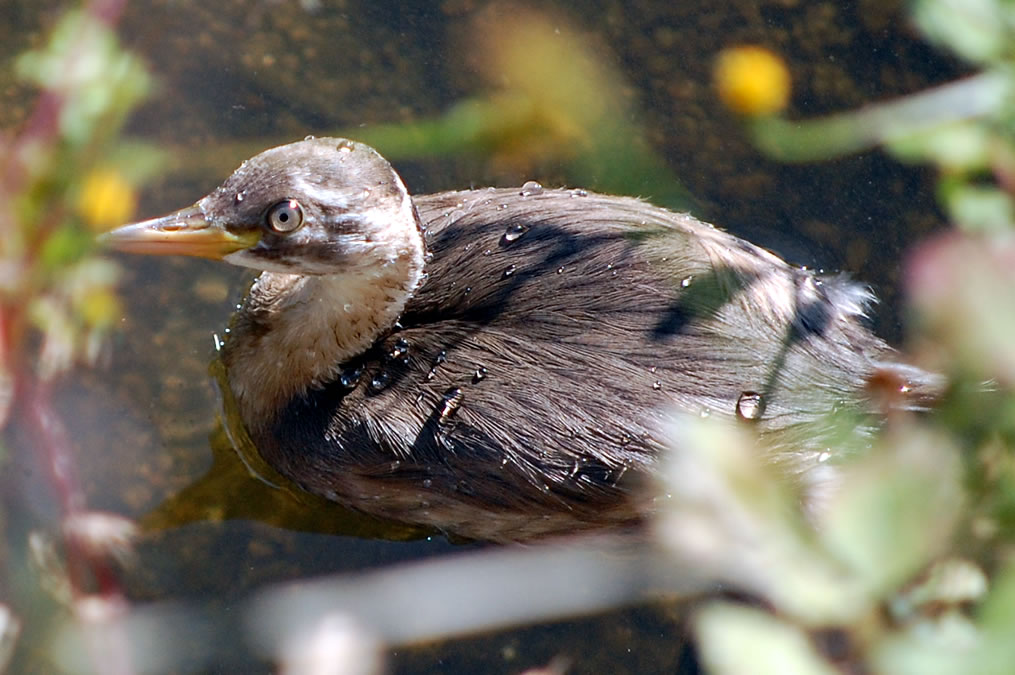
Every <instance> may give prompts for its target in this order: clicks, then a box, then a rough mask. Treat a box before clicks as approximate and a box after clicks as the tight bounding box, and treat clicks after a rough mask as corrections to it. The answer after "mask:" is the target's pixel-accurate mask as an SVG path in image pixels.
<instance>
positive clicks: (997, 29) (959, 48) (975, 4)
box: [912, 0, 1015, 63]
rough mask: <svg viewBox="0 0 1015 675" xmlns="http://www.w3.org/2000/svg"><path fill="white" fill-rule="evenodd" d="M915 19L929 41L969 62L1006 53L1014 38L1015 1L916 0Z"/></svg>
mask: <svg viewBox="0 0 1015 675" xmlns="http://www.w3.org/2000/svg"><path fill="white" fill-rule="evenodd" d="M912 14H913V19H914V20H915V21H916V23H917V25H918V26H919V27H920V30H922V31H923V32H924V34H925V35H926V36H927V37H928V38H930V40H932V41H934V42H937V43H939V44H942V45H944V46H946V47H948V48H949V49H951V50H952V51H954V52H955V53H956V54H958V55H959V56H961V57H963V58H965V59H968V60H970V61H975V62H980V63H986V62H989V61H994V60H996V59H998V58H1000V57H1002V56H1004V55H1005V52H1006V51H1007V50H1009V49H1010V47H1011V40H1012V30H1011V29H1012V27H1013V26H1012V20H1013V18H1015V17H1013V16H1012V4H1011V3H1010V2H1005V1H1003V0H917V2H916V3H915V4H914V6H913V10H912Z"/></svg>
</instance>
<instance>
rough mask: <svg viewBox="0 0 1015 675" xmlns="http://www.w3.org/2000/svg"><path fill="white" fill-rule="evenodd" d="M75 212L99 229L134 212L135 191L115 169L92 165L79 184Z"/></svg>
mask: <svg viewBox="0 0 1015 675" xmlns="http://www.w3.org/2000/svg"><path fill="white" fill-rule="evenodd" d="M76 206H77V213H78V215H79V216H81V219H82V220H84V221H85V223H86V224H87V225H88V227H90V228H91V229H93V230H95V231H97V232H102V231H105V230H108V229H111V228H113V227H115V226H117V225H122V224H123V223H125V222H127V220H128V219H129V218H130V217H131V216H132V215H134V209H135V207H136V206H137V193H136V192H135V190H134V186H132V185H131V184H130V183H129V182H127V180H126V179H125V178H124V177H123V174H121V173H120V172H118V171H116V170H115V169H109V168H97V169H92V170H91V171H90V172H89V173H88V175H87V176H85V179H84V181H83V182H82V184H81V192H80V194H79V195H78V199H77V204H76Z"/></svg>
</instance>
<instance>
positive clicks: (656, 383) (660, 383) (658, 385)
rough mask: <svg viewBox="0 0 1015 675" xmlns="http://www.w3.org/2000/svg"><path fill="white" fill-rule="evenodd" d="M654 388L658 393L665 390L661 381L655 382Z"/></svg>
mask: <svg viewBox="0 0 1015 675" xmlns="http://www.w3.org/2000/svg"><path fill="white" fill-rule="evenodd" d="M652 388H653V389H655V390H656V391H659V390H660V389H662V388H663V383H662V382H660V381H659V380H656V381H655V382H653V383H652Z"/></svg>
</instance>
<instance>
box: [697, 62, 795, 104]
mask: <svg viewBox="0 0 1015 675" xmlns="http://www.w3.org/2000/svg"><path fill="white" fill-rule="evenodd" d="M715 81H716V86H717V88H718V89H719V98H720V99H722V102H723V103H725V104H726V106H727V107H729V108H730V109H731V110H733V111H734V112H737V113H739V114H741V115H749V116H751V117H757V116H761V115H771V114H773V113H777V112H779V111H780V110H782V109H783V108H785V107H786V103H787V102H788V101H789V91H790V78H789V69H788V68H787V67H786V63H785V62H784V61H783V60H782V59H781V58H780V57H779V56H777V55H776V54H774V53H772V52H771V51H769V50H767V49H765V48H764V47H750V46H748V47H733V48H731V49H724V50H723V51H721V52H719V57H718V59H717V60H716V67H715Z"/></svg>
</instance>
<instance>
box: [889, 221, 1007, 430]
mask: <svg viewBox="0 0 1015 675" xmlns="http://www.w3.org/2000/svg"><path fill="white" fill-rule="evenodd" d="M907 286H908V291H909V295H910V297H911V298H912V302H913V307H914V309H915V310H916V318H917V320H918V322H919V326H920V327H921V329H922V333H923V334H924V336H925V339H926V340H928V341H933V343H934V344H935V345H937V348H938V349H939V350H943V355H942V356H943V358H942V362H941V363H939V365H938V367H939V368H942V369H946V370H949V371H951V372H955V373H958V372H963V371H965V373H964V377H966V378H969V379H973V380H975V379H980V380H995V381H996V382H998V383H999V384H1000V385H1001V386H1003V387H1006V388H1008V389H1011V388H1013V387H1015V342H1013V340H1012V336H1013V335H1015V304H1013V303H1012V298H1015V242H1013V241H1012V240H1011V239H1010V238H1008V237H1004V238H1002V237H994V238H977V237H971V236H960V235H957V234H954V235H950V236H945V237H939V238H937V239H935V240H932V241H930V242H928V243H926V244H924V245H923V246H921V247H920V248H919V249H918V250H917V253H916V255H914V256H913V257H912V260H911V261H910V264H909V273H908V283H907ZM981 389H982V386H981ZM973 412H974V413H975V411H973Z"/></svg>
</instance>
